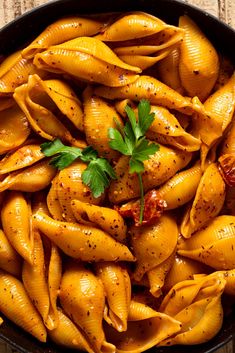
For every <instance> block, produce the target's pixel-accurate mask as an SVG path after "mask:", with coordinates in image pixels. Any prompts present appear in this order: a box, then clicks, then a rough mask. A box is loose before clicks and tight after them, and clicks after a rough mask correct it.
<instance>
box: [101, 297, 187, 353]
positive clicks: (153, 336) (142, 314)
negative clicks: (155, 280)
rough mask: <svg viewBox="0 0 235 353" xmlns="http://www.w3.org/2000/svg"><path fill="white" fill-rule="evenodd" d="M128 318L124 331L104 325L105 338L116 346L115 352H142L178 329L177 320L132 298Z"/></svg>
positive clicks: (178, 323)
mask: <svg viewBox="0 0 235 353" xmlns="http://www.w3.org/2000/svg"><path fill="white" fill-rule="evenodd" d="M128 320H129V321H128V328H127V331H125V332H117V331H116V330H115V329H113V328H112V327H110V326H109V327H108V326H105V333H106V335H107V339H108V341H110V342H112V343H113V344H114V345H115V346H116V347H117V353H124V352H129V353H141V352H144V351H145V350H147V349H149V348H151V347H154V346H156V345H157V344H159V343H160V342H161V341H162V340H164V339H165V338H167V337H169V336H172V335H175V334H176V333H177V332H179V330H180V322H179V321H176V320H175V319H173V318H171V317H170V316H168V315H165V314H163V313H159V312H157V311H155V310H153V309H151V308H150V307H148V306H147V305H145V304H142V303H138V302H135V301H133V300H132V301H131V305H130V311H129V317H128Z"/></svg>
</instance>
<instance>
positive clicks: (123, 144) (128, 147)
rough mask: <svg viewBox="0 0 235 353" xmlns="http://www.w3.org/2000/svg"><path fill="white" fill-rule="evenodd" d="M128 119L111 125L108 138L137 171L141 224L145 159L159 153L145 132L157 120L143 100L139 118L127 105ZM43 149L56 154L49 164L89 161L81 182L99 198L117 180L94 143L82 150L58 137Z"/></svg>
mask: <svg viewBox="0 0 235 353" xmlns="http://www.w3.org/2000/svg"><path fill="white" fill-rule="evenodd" d="M125 111H126V113H127V117H128V121H127V122H126V124H125V126H124V127H122V125H121V124H120V123H119V122H118V121H116V126H117V128H110V129H109V131H108V137H109V139H110V141H109V145H110V147H111V148H112V149H114V150H116V151H119V152H121V153H122V154H124V155H125V156H129V157H130V160H129V172H130V173H131V174H132V173H137V175H138V180H139V185H140V205H141V206H140V224H141V223H142V222H143V213H144V189H143V181H142V173H143V172H144V163H143V162H144V161H146V160H147V159H149V157H150V156H151V155H153V154H154V153H156V152H157V151H158V149H159V145H157V144H155V143H152V142H150V141H149V140H147V139H146V137H145V133H146V132H147V130H148V129H149V127H150V125H151V124H152V122H153V121H154V113H150V104H149V102H148V101H146V100H141V101H140V103H139V105H138V119H137V118H136V116H135V112H134V111H133V110H132V108H131V107H129V106H128V105H127V106H126V108H125ZM41 151H42V152H43V153H44V155H45V156H46V157H53V158H52V159H51V160H50V164H52V165H53V166H54V167H56V168H58V169H59V170H62V169H64V168H66V167H68V166H69V165H70V164H71V163H73V162H74V161H75V160H76V159H78V158H79V159H80V160H81V161H83V162H85V163H87V168H86V169H85V170H84V171H83V173H82V181H83V183H84V184H85V185H87V186H89V187H90V189H91V192H92V194H93V196H94V197H99V196H100V195H101V194H103V192H104V191H105V189H106V188H107V187H108V186H109V183H110V180H111V179H116V178H117V177H116V174H115V171H114V169H113V168H112V166H111V165H110V164H109V162H108V160H107V159H105V158H99V157H98V152H97V151H96V150H95V149H94V148H93V147H91V146H88V147H86V148H84V149H83V150H81V149H80V148H78V147H71V146H65V145H64V144H63V143H62V142H61V141H60V140H59V139H56V140H54V141H52V142H45V143H43V144H41Z"/></svg>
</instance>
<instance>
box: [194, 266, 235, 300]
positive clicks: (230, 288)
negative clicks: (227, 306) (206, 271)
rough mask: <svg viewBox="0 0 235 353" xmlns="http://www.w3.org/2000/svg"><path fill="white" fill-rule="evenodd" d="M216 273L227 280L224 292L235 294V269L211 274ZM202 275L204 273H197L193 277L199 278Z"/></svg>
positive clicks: (211, 275)
mask: <svg viewBox="0 0 235 353" xmlns="http://www.w3.org/2000/svg"><path fill="white" fill-rule="evenodd" d="M214 274H216V275H218V276H221V278H222V279H223V280H225V281H226V284H225V288H224V293H226V294H228V295H233V296H234V295H235V286H234V285H235V270H229V271H216V272H213V273H211V274H210V275H209V276H210V277H213V275H214ZM201 276H203V275H201V274H198V275H197V274H196V275H194V276H193V277H194V279H198V278H200V277H201ZM209 276H208V277H209Z"/></svg>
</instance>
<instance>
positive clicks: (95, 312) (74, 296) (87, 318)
mask: <svg viewBox="0 0 235 353" xmlns="http://www.w3.org/2000/svg"><path fill="white" fill-rule="evenodd" d="M60 302H61V305H62V307H63V309H64V311H65V312H66V313H67V314H68V315H69V316H70V317H71V318H72V319H73V320H74V321H75V323H76V324H77V325H78V326H79V327H80V328H81V329H82V331H83V332H84V333H85V335H86V337H87V338H88V341H89V343H90V345H91V347H92V348H93V349H94V351H97V352H110V353H111V352H113V353H114V352H115V347H114V346H113V345H111V344H108V343H107V342H106V340H105V335H104V331H103V328H102V319H103V310H104V305H105V293H104V288H103V285H102V284H101V282H100V281H99V280H98V279H97V278H96V277H95V275H94V274H93V273H92V272H91V271H90V270H87V269H85V267H83V266H82V265H77V264H70V266H69V267H68V268H67V269H66V271H65V273H64V275H63V277H62V282H61V289H60Z"/></svg>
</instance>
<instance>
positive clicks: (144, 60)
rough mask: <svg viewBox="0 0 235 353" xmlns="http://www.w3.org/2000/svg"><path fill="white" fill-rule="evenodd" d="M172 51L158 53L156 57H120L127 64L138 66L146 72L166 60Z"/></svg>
mask: <svg viewBox="0 0 235 353" xmlns="http://www.w3.org/2000/svg"><path fill="white" fill-rule="evenodd" d="M169 52H170V50H163V51H162V52H160V53H158V54H157V55H156V56H147V55H146V56H144V55H119V58H120V59H121V60H122V61H124V62H125V63H127V64H129V65H132V66H137V67H139V68H141V70H146V69H147V68H149V67H151V66H153V65H154V64H156V63H157V62H158V61H160V60H162V59H163V58H165V57H166V56H167V55H169Z"/></svg>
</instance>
